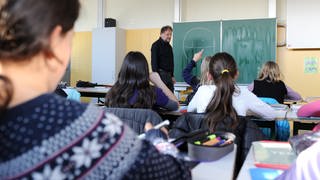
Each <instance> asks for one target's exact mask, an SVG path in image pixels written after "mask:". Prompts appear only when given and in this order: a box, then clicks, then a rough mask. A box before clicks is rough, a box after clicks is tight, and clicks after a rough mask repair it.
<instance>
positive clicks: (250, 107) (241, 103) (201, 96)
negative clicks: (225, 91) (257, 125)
mask: <svg viewBox="0 0 320 180" xmlns="http://www.w3.org/2000/svg"><path fill="white" fill-rule="evenodd" d="M215 90H216V86H215V85H203V86H200V87H199V89H198V91H197V93H196V94H195V95H194V96H193V98H192V100H191V102H190V103H189V106H188V112H197V113H204V112H205V111H206V108H207V106H208V104H209V103H210V101H211V99H212V97H213V93H214V92H215ZM232 104H233V107H234V108H235V110H236V111H237V114H238V115H239V116H248V115H253V116H258V117H262V118H264V119H275V118H276V112H275V110H274V109H273V108H272V107H271V106H269V105H268V104H266V103H264V102H263V101H262V100H260V99H259V98H258V97H257V96H256V95H254V94H253V93H252V92H250V91H249V90H248V89H247V87H242V86H241V87H239V93H234V95H233V98H232Z"/></svg>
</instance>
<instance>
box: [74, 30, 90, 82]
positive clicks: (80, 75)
mask: <svg viewBox="0 0 320 180" xmlns="http://www.w3.org/2000/svg"><path fill="white" fill-rule="evenodd" d="M91 65H92V32H76V33H75V36H74V39H73V44H72V52H71V80H70V81H71V86H75V85H76V82H77V81H78V80H84V81H91Z"/></svg>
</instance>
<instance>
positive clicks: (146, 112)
mask: <svg viewBox="0 0 320 180" xmlns="http://www.w3.org/2000/svg"><path fill="white" fill-rule="evenodd" d="M105 110H106V111H107V112H110V113H112V114H114V115H116V116H118V117H119V118H120V119H121V120H122V121H123V122H124V123H126V124H127V125H128V126H129V127H130V128H132V129H133V130H134V131H135V132H136V133H137V134H141V133H144V126H145V124H146V122H150V123H151V124H153V125H157V124H159V123H161V122H162V118H161V117H160V116H159V115H158V114H157V113H156V112H154V111H152V110H151V109H133V108H107V107H106V108H105Z"/></svg>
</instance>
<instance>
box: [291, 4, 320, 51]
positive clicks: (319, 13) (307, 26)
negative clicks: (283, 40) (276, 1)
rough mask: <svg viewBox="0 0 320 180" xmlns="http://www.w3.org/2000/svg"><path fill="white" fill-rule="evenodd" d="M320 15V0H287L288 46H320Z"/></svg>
mask: <svg viewBox="0 0 320 180" xmlns="http://www.w3.org/2000/svg"><path fill="white" fill-rule="evenodd" d="M319 17H320V1H319V0H287V48H290V49H312V48H320V19H319Z"/></svg>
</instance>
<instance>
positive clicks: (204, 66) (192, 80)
mask: <svg viewBox="0 0 320 180" xmlns="http://www.w3.org/2000/svg"><path fill="white" fill-rule="evenodd" d="M202 53H203V49H202V50H201V51H199V52H197V53H196V54H194V56H193V59H192V60H191V61H190V62H189V64H188V65H187V66H186V67H185V68H184V69H183V72H182V76H183V79H184V81H185V82H186V83H188V84H189V85H190V86H191V87H192V90H193V92H192V93H191V94H189V95H188V97H187V103H188V104H189V102H190V101H191V99H192V98H193V96H194V95H195V93H196V92H197V90H198V88H199V86H201V85H209V84H212V80H208V78H207V77H208V76H207V73H208V70H209V62H210V59H211V57H210V56H208V57H206V58H205V59H204V60H203V61H202V63H201V78H200V79H199V78H198V77H197V76H194V75H192V69H193V68H194V67H196V63H197V62H198V61H199V60H200V59H201V57H202Z"/></svg>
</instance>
